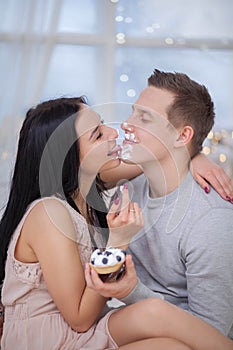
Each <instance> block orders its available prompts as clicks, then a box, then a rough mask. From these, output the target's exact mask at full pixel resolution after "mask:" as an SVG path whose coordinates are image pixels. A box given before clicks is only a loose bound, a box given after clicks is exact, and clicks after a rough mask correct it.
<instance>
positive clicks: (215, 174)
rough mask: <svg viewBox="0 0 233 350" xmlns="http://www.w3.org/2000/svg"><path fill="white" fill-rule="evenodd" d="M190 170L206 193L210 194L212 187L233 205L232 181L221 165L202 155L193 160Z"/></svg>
mask: <svg viewBox="0 0 233 350" xmlns="http://www.w3.org/2000/svg"><path fill="white" fill-rule="evenodd" d="M190 170H191V173H192V175H193V177H194V179H195V180H196V181H197V182H198V183H199V185H200V186H201V187H202V188H203V189H204V190H205V192H206V193H209V191H210V185H211V186H212V187H213V188H214V189H215V190H216V191H217V192H218V193H219V194H220V196H221V197H222V198H223V199H225V200H227V201H230V202H231V203H233V184H232V181H231V179H230V177H229V176H228V175H227V174H226V172H225V171H224V169H222V168H221V167H220V166H219V165H217V164H216V163H214V162H213V161H212V160H210V159H209V158H207V157H206V156H205V155H204V154H201V153H200V154H198V155H197V156H196V157H194V158H193V159H192V162H191V165H190Z"/></svg>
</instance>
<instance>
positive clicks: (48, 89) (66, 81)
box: [42, 45, 98, 103]
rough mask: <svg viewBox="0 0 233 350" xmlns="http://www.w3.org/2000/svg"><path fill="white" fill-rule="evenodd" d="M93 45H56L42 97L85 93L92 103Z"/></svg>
mask: <svg viewBox="0 0 233 350" xmlns="http://www.w3.org/2000/svg"><path fill="white" fill-rule="evenodd" d="M97 53H98V49H97V48H95V47H93V46H77V45H56V46H55V49H54V51H53V54H52V57H51V60H50V63H49V68H48V73H47V76H46V82H45V86H44V90H43V93H42V98H43V99H48V98H55V97H59V96H77V95H83V94H84V95H86V96H87V97H88V100H89V103H93V101H94V96H95V90H96V79H95V77H96V75H95V74H96V69H97V68H96V64H97V59H96V55H97Z"/></svg>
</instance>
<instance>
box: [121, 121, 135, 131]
mask: <svg viewBox="0 0 233 350" xmlns="http://www.w3.org/2000/svg"><path fill="white" fill-rule="evenodd" d="M121 129H122V130H124V131H125V132H127V131H128V132H131V131H133V126H132V124H129V123H128V121H125V122H123V123H121Z"/></svg>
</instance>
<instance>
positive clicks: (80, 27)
mask: <svg viewBox="0 0 233 350" xmlns="http://www.w3.org/2000/svg"><path fill="white" fill-rule="evenodd" d="M99 23H100V21H99V17H98V1H96V0H85V1H83V0H63V3H62V8H61V16H60V22H59V27H58V30H59V31H62V32H77V33H95V32H96V30H97V31H98V28H99Z"/></svg>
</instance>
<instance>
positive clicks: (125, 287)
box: [85, 255, 138, 299]
mask: <svg viewBox="0 0 233 350" xmlns="http://www.w3.org/2000/svg"><path fill="white" fill-rule="evenodd" d="M125 268H126V271H125V273H124V275H123V276H122V277H121V278H120V279H119V280H117V281H115V282H103V281H102V280H101V279H100V278H99V276H98V273H97V272H96V271H95V270H94V269H92V268H91V267H90V266H89V264H86V269H85V279H86V283H87V287H88V288H90V289H93V290H95V291H96V292H98V293H99V294H100V295H102V296H103V297H105V298H117V299H122V298H124V297H126V296H127V295H128V294H129V293H130V292H131V291H132V290H133V289H134V288H135V286H136V284H137V281H138V278H137V275H136V272H135V268H134V263H133V261H132V257H131V255H126V260H125Z"/></svg>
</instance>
